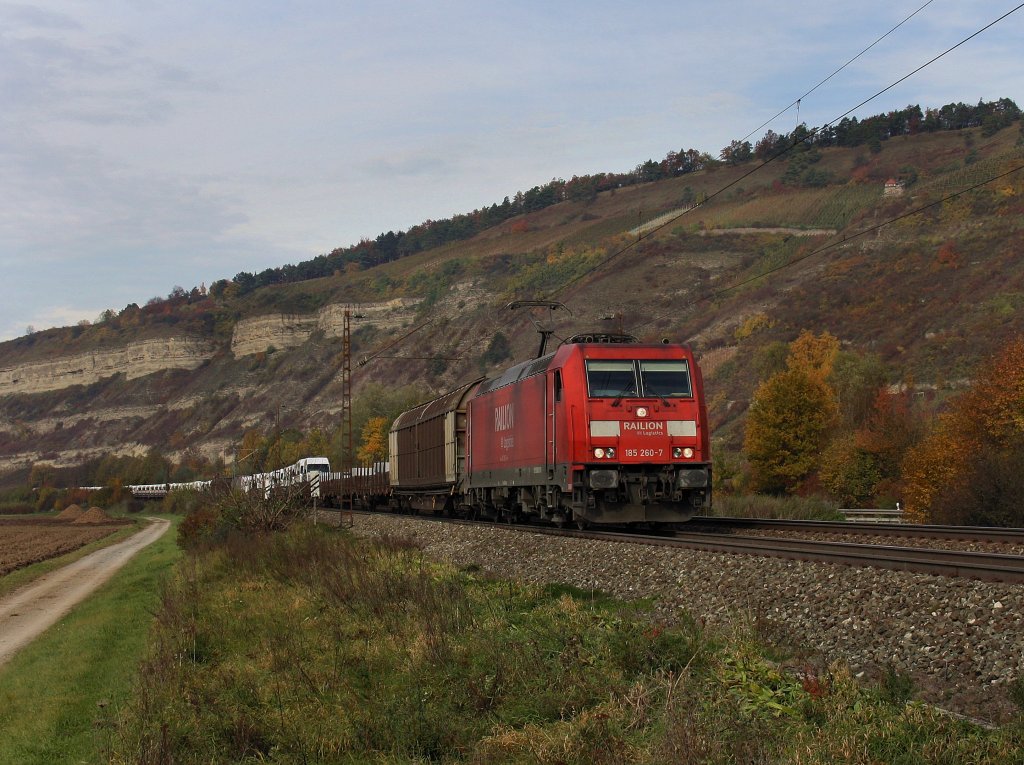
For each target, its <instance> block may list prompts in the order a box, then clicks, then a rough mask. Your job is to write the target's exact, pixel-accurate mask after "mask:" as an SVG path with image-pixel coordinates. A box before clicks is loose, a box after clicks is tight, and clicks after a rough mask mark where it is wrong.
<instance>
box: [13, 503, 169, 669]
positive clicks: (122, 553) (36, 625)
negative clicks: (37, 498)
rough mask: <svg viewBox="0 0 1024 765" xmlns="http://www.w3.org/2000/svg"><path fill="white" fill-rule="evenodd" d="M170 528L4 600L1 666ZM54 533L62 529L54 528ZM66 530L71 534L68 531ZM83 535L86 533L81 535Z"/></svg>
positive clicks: (158, 525)
mask: <svg viewBox="0 0 1024 765" xmlns="http://www.w3.org/2000/svg"><path fill="white" fill-rule="evenodd" d="M169 527H170V523H168V522H167V521H165V520H156V521H154V523H152V524H151V525H150V526H148V527H146V528H145V529H143V530H142V531H140V532H139V533H138V534H135V535H134V536H132V537H130V538H128V539H126V540H124V541H123V542H120V543H118V544H116V545H112V546H110V547H104V548H103V549H101V550H96V551H95V552H92V553H90V554H89V555H87V556H85V557H84V558H81V559H79V560H77V561H75V562H74V563H71V564H70V565H68V566H65V567H64V568H60V569H57V570H56V571H51V572H49V573H48V574H45V575H43V576H42V577H40V578H39V579H37V580H35V581H34V582H32V583H31V584H28V585H26V586H25V587H23V588H21V589H19V590H17V591H15V592H13V593H11V594H10V595H7V596H5V597H3V598H0V665H2V664H3V663H4V662H5V661H7V659H9V658H10V657H11V656H13V655H14V653H15V652H16V651H17V650H19V649H20V648H21V647H22V646H24V645H27V644H28V643H29V642H30V641H31V640H33V639H34V638H35V637H36V636H37V635H39V634H40V633H41V632H43V630H45V629H46V628H47V627H50V626H51V625H53V624H54V623H55V622H56V621H57V620H58V619H60V617H61V616H63V615H64V614H66V613H67V612H68V611H69V610H71V607H72V606H73V605H75V604H76V603H78V602H79V601H81V600H82V599H84V598H85V597H86V596H87V595H89V594H90V593H91V592H92V591H93V590H95V589H96V588H97V587H99V586H100V585H101V584H103V583H104V582H105V581H107V579H109V578H110V577H111V576H112V575H113V573H114V572H115V571H116V570H117V569H118V568H120V567H121V566H122V565H124V563H125V562H127V561H128V559H129V558H131V556H132V555H134V554H135V553H136V552H138V550H140V549H141V548H143V547H145V546H146V545H148V544H150V543H151V542H153V541H155V540H156V539H157V538H158V537H159V536H160V535H161V534H163V533H164V532H165V531H167V529H168V528H169ZM52 530H55V531H56V530H58V529H57V528H56V527H53V528H52ZM63 530H64V531H66V532H70V531H71V529H68V528H67V527H65V528H64V529H63ZM82 531H84V529H83V530H80V531H79V532H78V533H81V532H82ZM90 531H92V529H90ZM97 531H98V529H97Z"/></svg>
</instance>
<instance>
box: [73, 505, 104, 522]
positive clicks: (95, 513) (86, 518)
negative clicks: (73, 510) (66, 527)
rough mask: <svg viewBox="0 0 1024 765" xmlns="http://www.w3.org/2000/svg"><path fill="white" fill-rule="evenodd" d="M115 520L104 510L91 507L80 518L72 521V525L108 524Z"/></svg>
mask: <svg viewBox="0 0 1024 765" xmlns="http://www.w3.org/2000/svg"><path fill="white" fill-rule="evenodd" d="M112 520H114V519H113V518H111V517H110V516H109V515H107V514H106V512H104V510H103V509H102V508H99V507H90V508H89V509H88V510H86V511H85V512H84V513H82V514H81V515H80V516H78V517H77V518H75V520H73V521H71V522H72V523H75V524H78V523H107V522H108V521H112Z"/></svg>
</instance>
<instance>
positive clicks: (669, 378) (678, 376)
mask: <svg viewBox="0 0 1024 765" xmlns="http://www.w3.org/2000/svg"><path fill="white" fill-rule="evenodd" d="M640 378H641V379H642V381H643V391H644V395H645V396H662V397H664V398H692V397H693V389H692V388H691V387H690V367H689V365H688V364H687V363H686V361H685V360H683V361H641V362H640Z"/></svg>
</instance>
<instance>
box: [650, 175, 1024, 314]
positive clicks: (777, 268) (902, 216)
mask: <svg viewBox="0 0 1024 765" xmlns="http://www.w3.org/2000/svg"><path fill="white" fill-rule="evenodd" d="M1022 170H1024V164H1021V165H1018V166H1017V167H1014V168H1011V169H1010V170H1007V171H1006V172H1002V173H999V174H998V175H994V176H992V177H991V178H986V179H985V180H984V181H980V182H978V183H975V184H974V185H972V186H968V187H967V188H965V189H961V190H960V191H956V192H954V193H952V194H948V195H947V196H944V197H942V198H941V199H937V200H935V201H934V202H929V203H928V204H925V205H921V206H920V207H916V208H914V209H913V210H909V211H908V212H905V213H902V214H900V215H897V216H895V217H892V218H888V219H887V220H884V221H882V222H881V223H877V224H875V225H874V226H869V227H867V228H865V229H863V230H861V231H857V232H856V233H853V234H848V235H844V236H843V237H842V238H841V239H837V240H836V241H834V242H830V243H829V244H826V245H824V246H822V247H818V248H817V249H815V250H812V251H811V252H807V253H804V254H803V255H800V256H798V257H795V258H793V259H791V260H787V261H786V262H785V263H781V264H779V265H778V266H775V267H774V268H770V269H768V270H767V271H764V272H763V273H760V274H757V275H756V276H752V277H750V278H749V279H744V280H743V281H741V282H737V283H736V284H730V285H729V286H728V287H723V288H722V289H719V290H715V291H713V292H709V293H708V294H706V295H702V296H700V297H697V298H694V299H693V300H692V301H691V302H690V305H696V304H698V303H704V302H707V301H709V300H714V299H716V298H719V297H721V296H722V295H725V294H727V293H729V292H733V291H735V290H738V289H740V288H741V287H745V286H747V285H748V284H752V283H754V282H756V281H759V280H761V279H764V278H765V277H768V276H771V275H772V274H774V273H778V272H779V271H782V270H784V269H786V268H790V267H792V266H795V265H796V264H797V263H801V262H803V261H805V260H808V259H809V258H813V257H814V256H815V255H820V254H821V253H823V252H826V251H827V250H831V249H833V248H835V247H839V246H840V245H843V244H847V243H849V242H851V241H853V240H854V239H859V238H861V237H862V236H866V235H867V234H870V233H872V232H874V231H878V230H879V229H881V228H884V227H885V226H889V225H891V224H893V223H896V222H898V221H901V220H904V219H905V218H912V217H913V216H915V215H920V214H921V213H923V212H925V211H926V210H929V209H931V208H933V207H938V206H939V205H941V204H944V203H946V202H949V201H951V200H953V199H956V198H957V197H961V196H963V195H964V194H968V193H970V192H972V191H975V190H976V189H980V188H981V187H982V186H986V185H988V184H990V183H994V182H995V181H998V180H1001V179H1003V178H1006V177H1008V176H1011V175H1013V174H1014V173H1019V172H1021V171H1022ZM677 314H678V310H675V311H673V312H672V313H669V314H662V315H661V316H655V317H653V318H651V319H648V320H647V321H645V322H643V323H642V324H639V325H637V326H638V327H646V326H647V325H649V324H653V323H654V322H656V321H659V320H661V319H665V318H668V317H669V316H675V315H677Z"/></svg>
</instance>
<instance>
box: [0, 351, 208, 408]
mask: <svg viewBox="0 0 1024 765" xmlns="http://www.w3.org/2000/svg"><path fill="white" fill-rule="evenodd" d="M215 351H216V346H214V345H213V344H212V343H210V342H207V341H205V340H201V339H198V338H189V337H171V338H164V339H159V340H143V341H141V342H137V343H130V344H128V345H125V346H122V347H120V348H109V349H103V350H96V351H90V352H89V353H81V354H76V355H73V356H65V357H64V358H59V359H53V360H49V361H34V362H27V363H23V364H17V365H14V366H11V367H8V368H6V369H0V396H6V395H11V394H15V393H46V392H47V391H54V390H60V389H62V388H68V387H70V386H72V385H91V384H93V383H95V382H99V381H100V380H102V379H103V378H106V377H112V376H113V375H117V374H123V375H125V377H126V378H127V379H129V380H131V379H134V378H137V377H143V376H145V375H150V374H153V373H154V372H161V371H163V370H165V369H195V368H196V367H198V366H199V365H200V364H202V363H203V362H204V361H206V360H208V359H209V358H211V357H212V356H213V354H214V353H215Z"/></svg>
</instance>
